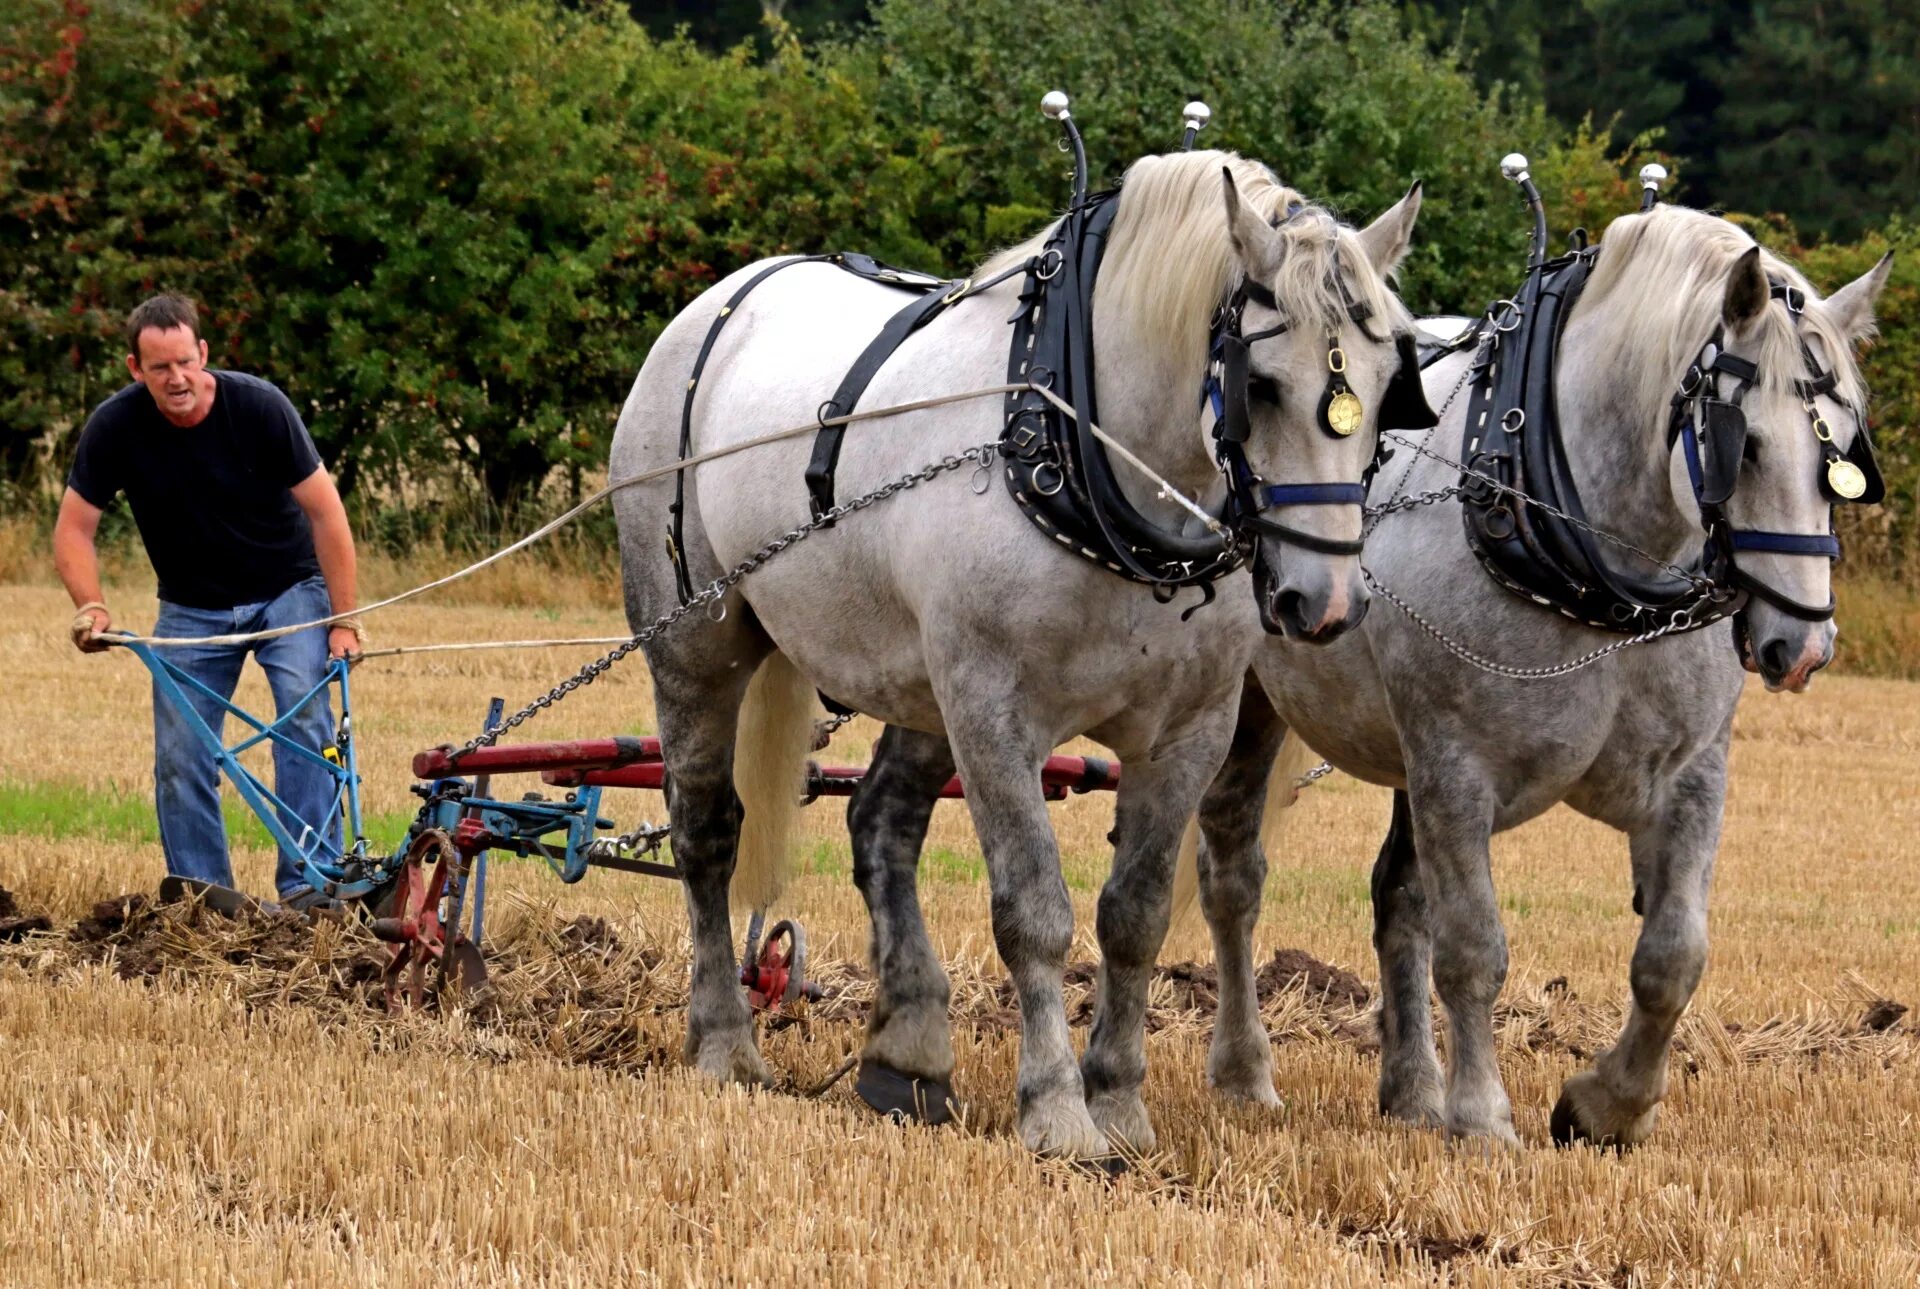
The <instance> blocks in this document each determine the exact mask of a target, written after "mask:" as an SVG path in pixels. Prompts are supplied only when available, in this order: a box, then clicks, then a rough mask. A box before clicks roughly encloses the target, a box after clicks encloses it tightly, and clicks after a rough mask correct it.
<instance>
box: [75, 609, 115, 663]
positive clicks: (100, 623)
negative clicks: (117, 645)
mask: <svg viewBox="0 0 1920 1289" xmlns="http://www.w3.org/2000/svg"><path fill="white" fill-rule="evenodd" d="M111 625H113V615H112V614H110V613H108V612H107V606H106V605H104V604H102V603H100V602H99V601H98V600H92V601H89V602H88V603H86V604H83V605H81V606H80V607H79V608H78V609H76V610H74V614H73V625H72V626H71V627H69V628H68V633H69V634H70V635H72V636H73V647H74V648H76V649H78V650H79V651H80V652H81V653H103V652H105V651H106V650H107V649H108V648H110V647H111V646H109V645H108V644H107V643H106V642H105V641H103V640H95V639H94V638H93V637H94V636H95V635H96V634H98V633H100V632H104V631H105V630H106V629H107V628H108V627H109V626H111Z"/></svg>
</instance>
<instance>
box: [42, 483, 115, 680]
mask: <svg viewBox="0 0 1920 1289" xmlns="http://www.w3.org/2000/svg"><path fill="white" fill-rule="evenodd" d="M99 531H100V507H98V506H96V505H94V504H92V503H91V502H89V501H88V500H87V499H86V498H85V497H82V496H81V495H80V494H79V493H77V492H75V491H74V490H73V489H72V488H68V489H67V491H66V493H65V494H64V495H63V496H62V497H61V498H60V515H59V518H57V519H55V520H54V521H53V569H54V572H56V573H58V574H59V575H60V581H61V582H62V583H63V584H65V586H66V588H67V594H68V595H70V596H72V597H73V605H74V608H75V609H77V610H79V612H78V613H76V614H75V615H74V619H73V643H74V644H75V645H76V646H77V647H78V648H79V649H80V651H81V652H82V653H99V652H100V651H102V650H103V649H105V648H106V647H107V646H106V645H103V644H99V643H97V642H96V641H94V640H93V639H92V638H91V637H92V635H93V633H94V632H96V631H105V630H106V629H107V628H108V627H109V626H111V625H112V623H113V617H112V615H111V614H109V613H108V612H107V606H106V605H105V604H104V603H103V602H102V600H101V595H100V556H99V553H98V552H97V551H95V550H94V546H93V537H94V534H95V533H97V532H99Z"/></svg>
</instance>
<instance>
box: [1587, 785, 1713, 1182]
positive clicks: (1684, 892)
mask: <svg viewBox="0 0 1920 1289" xmlns="http://www.w3.org/2000/svg"><path fill="white" fill-rule="evenodd" d="M1726 784H1727V776H1726V760H1725V755H1724V752H1722V753H1719V754H1717V755H1715V756H1713V757H1712V758H1710V759H1709V760H1707V761H1705V762H1696V763H1695V764H1693V765H1691V766H1688V767H1687V769H1686V770H1684V771H1682V772H1681V774H1680V775H1679V777H1678V778H1677V779H1676V780H1675V782H1674V784H1673V786H1672V789H1671V790H1670V792H1669V794H1668V802H1667V808H1666V810H1665V812H1664V813H1663V814H1661V815H1659V816H1658V817H1656V818H1655V819H1653V820H1652V821H1651V822H1649V823H1648V824H1646V825H1645V826H1643V827H1641V828H1639V829H1636V830H1635V831H1634V832H1633V833H1632V835H1631V846H1632V854H1633V874H1634V880H1635V882H1636V884H1637V885H1638V886H1639V887H1640V890H1641V894H1642V901H1643V902H1642V905H1641V907H1642V910H1643V915H1644V920H1643V921H1642V922H1641V924H1640V940H1639V943H1638V944H1636V945H1635V946H1634V950H1633V965H1632V967H1631V968H1630V969H1629V979H1630V981H1631V983H1632V986H1633V1008H1632V1010H1631V1011H1630V1012H1629V1013H1628V1016H1627V1023H1626V1026H1625V1027H1624V1028H1623V1029H1622V1030H1621V1031H1620V1037H1619V1039H1618V1041H1616V1042H1615V1043H1614V1045H1613V1046H1612V1047H1611V1048H1609V1049H1608V1050H1607V1051H1605V1052H1603V1053H1601V1054H1600V1056H1599V1057H1598V1058H1596V1059H1595V1061H1594V1063H1593V1067H1592V1068H1591V1069H1588V1070H1584V1071H1582V1072H1581V1073H1579V1074H1576V1075H1574V1076H1573V1077H1572V1078H1570V1079H1568V1080H1567V1082H1566V1086H1565V1087H1563V1088H1562V1089H1561V1092H1560V1100H1559V1102H1558V1103H1557V1104H1556V1105H1555V1106H1554V1108H1553V1138H1554V1140H1555V1141H1558V1142H1560V1143H1561V1144H1562V1145H1566V1144H1570V1143H1572V1142H1574V1141H1589V1142H1592V1143H1593V1144H1595V1145H1597V1146H1612V1147H1615V1148H1616V1149H1625V1148H1626V1147H1629V1146H1636V1145H1638V1144H1639V1143H1640V1142H1642V1141H1644V1140H1646V1138H1647V1136H1648V1135H1649V1134H1650V1133H1651V1132H1652V1131H1653V1125H1654V1120H1655V1119H1656V1117H1657V1116H1658V1114H1659V1111H1660V1102H1661V1100H1662V1099H1663V1098H1665V1096H1666V1094H1667V1053H1668V1049H1669V1048H1670V1047H1671V1045H1672V1042H1673V1030H1674V1026H1675V1025H1676V1024H1678V1023H1679V1020H1680V1014H1681V1012H1683V1011H1685V1010H1686V1006H1687V1003H1688V1001H1689V1000H1690V999H1691V998H1692V997H1693V991H1694V990H1695V988H1697V987H1698V986H1699V984H1700V975H1701V972H1702V971H1704V970H1705V968H1706V962H1707V886H1708V883H1709V882H1710V881H1711V879H1712V876H1713V859H1714V853H1715V852H1716V851H1717V850H1718V849H1719V846H1720V818H1721V811H1722V808H1723V806H1724V804H1725V799H1726Z"/></svg>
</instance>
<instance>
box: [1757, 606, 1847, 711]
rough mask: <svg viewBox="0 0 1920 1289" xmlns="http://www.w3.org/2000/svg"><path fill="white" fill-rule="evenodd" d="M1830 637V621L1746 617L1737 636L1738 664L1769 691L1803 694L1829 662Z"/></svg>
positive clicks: (1832, 632) (1831, 634) (1831, 631)
mask: <svg viewBox="0 0 1920 1289" xmlns="http://www.w3.org/2000/svg"><path fill="white" fill-rule="evenodd" d="M1748 612H1749V614H1751V613H1752V610H1751V609H1750V610H1748ZM1768 617H1769V619H1771V617H1772V615H1768ZM1833 638H1834V631H1833V624H1832V623H1830V622H1801V621H1797V620H1794V619H1790V618H1789V619H1785V620H1783V621H1771V620H1769V621H1766V622H1754V621H1751V620H1749V621H1748V622H1747V624H1746V630H1744V631H1742V632H1740V633H1739V637H1738V639H1739V644H1740V663H1741V665H1742V666H1744V667H1745V668H1746V669H1747V670H1748V671H1751V672H1753V673H1755V674H1756V675H1758V676H1759V677H1760V678H1761V679H1762V680H1764V681H1765V682H1766V684H1767V689H1768V690H1769V691H1770V692H1772V693H1779V692H1780V691H1782V690H1785V691H1786V692H1787V693H1790V694H1801V693H1805V692H1806V689H1807V686H1808V685H1810V684H1812V683H1813V674H1814V673H1815V672H1817V671H1819V670H1820V669H1821V668H1822V667H1825V666H1826V665H1827V664H1828V663H1830V662H1832V661H1833Z"/></svg>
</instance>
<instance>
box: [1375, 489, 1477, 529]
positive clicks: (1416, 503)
mask: <svg viewBox="0 0 1920 1289" xmlns="http://www.w3.org/2000/svg"><path fill="white" fill-rule="evenodd" d="M1464 492H1466V489H1465V488H1463V487H1461V486H1460V485H1459V484H1457V483H1456V484H1454V485H1453V486H1452V487H1451V488H1435V489H1433V490H1432V491H1431V492H1416V493H1414V494H1413V495H1412V496H1410V497H1396V498H1394V499H1393V500H1392V501H1387V502H1382V503H1381V504H1380V505H1378V506H1368V507H1367V518H1368V519H1372V520H1376V521H1377V520H1380V519H1384V518H1386V516H1388V515H1391V514H1396V513H1398V512H1399V511H1402V510H1418V509H1419V508H1420V507H1421V506H1431V505H1433V504H1434V503H1435V502H1437V501H1446V500H1447V499H1449V498H1451V497H1458V496H1460V495H1461V494H1463V493H1464Z"/></svg>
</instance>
